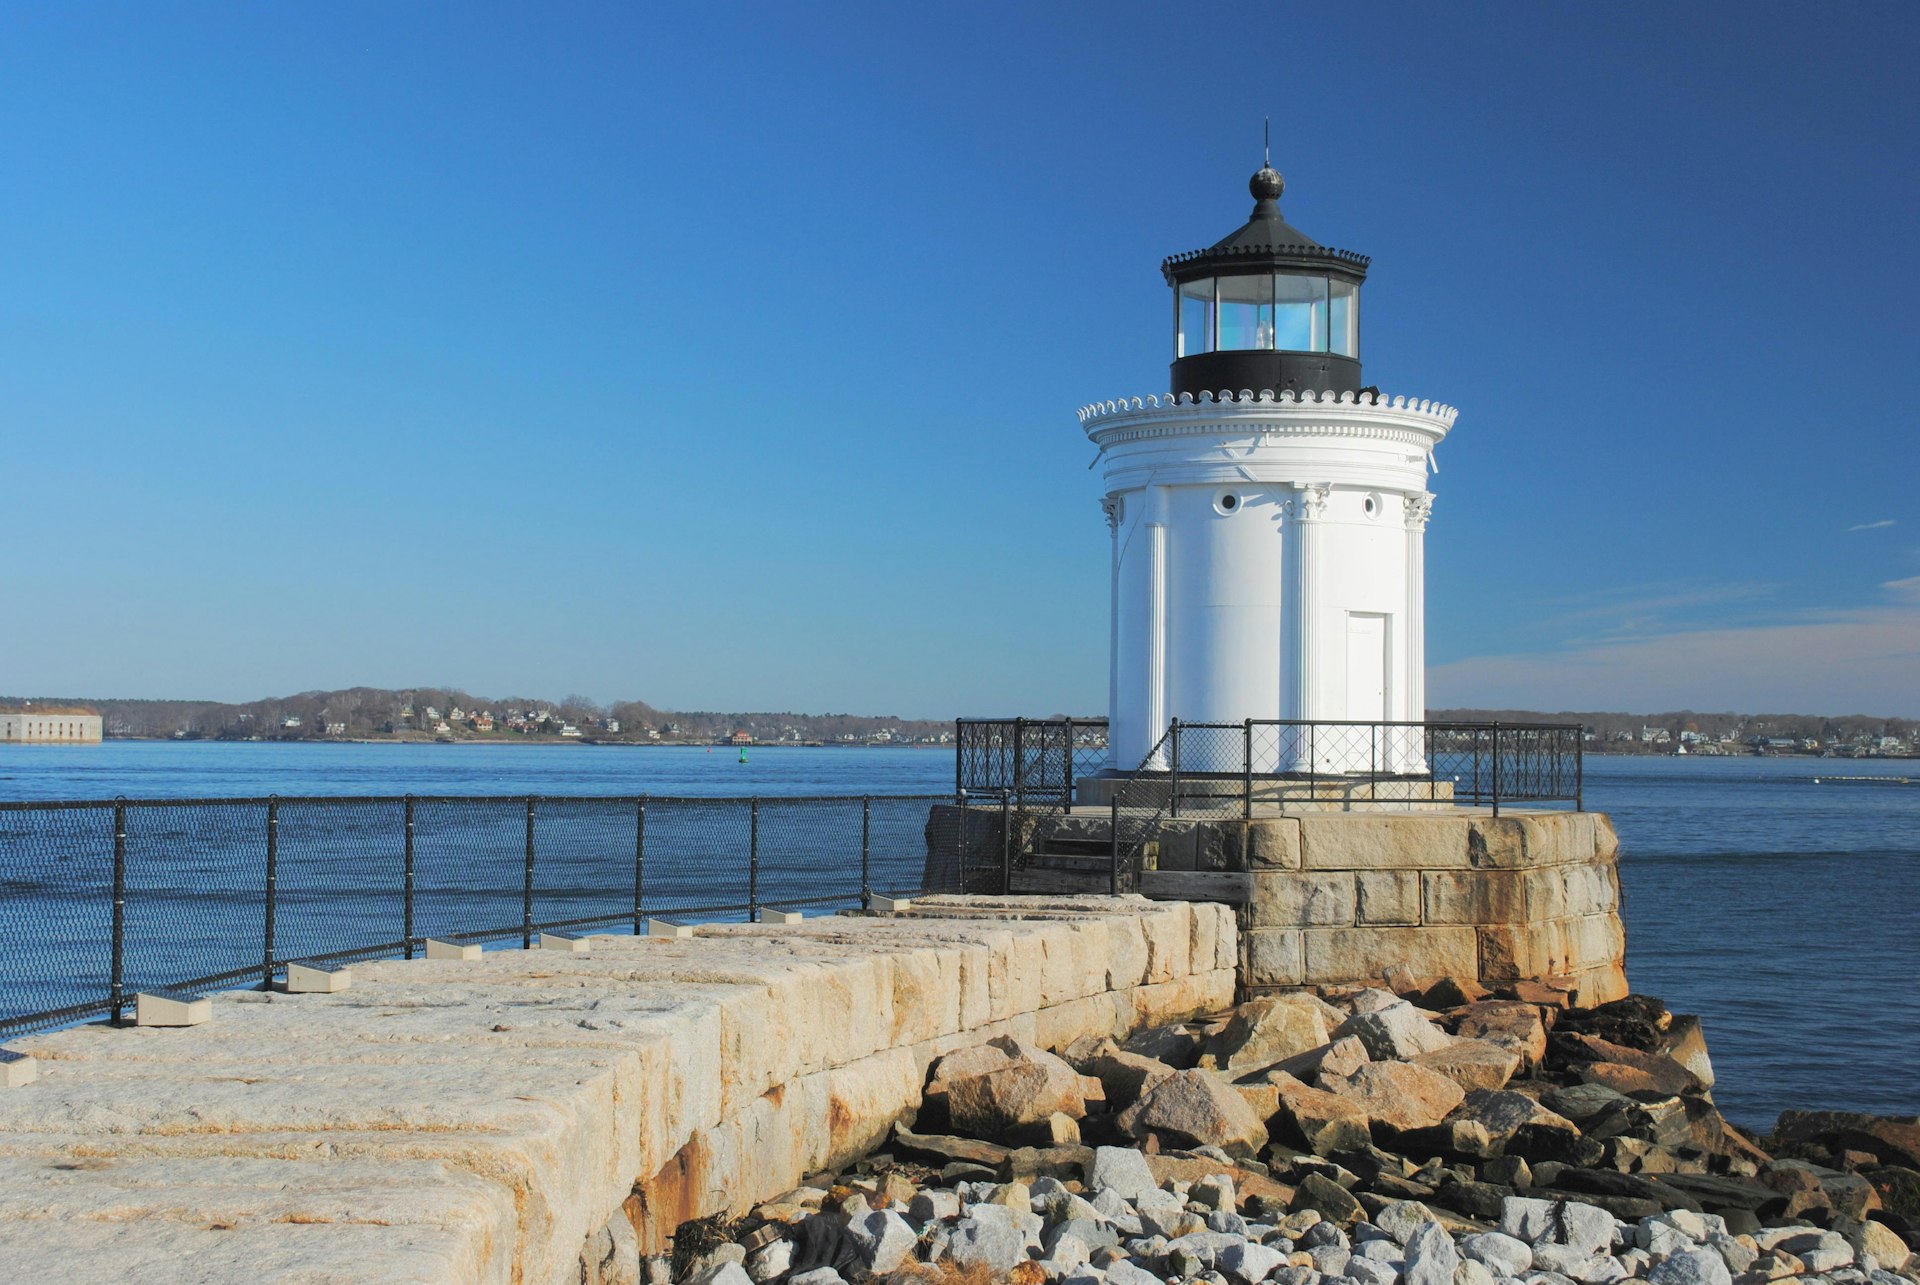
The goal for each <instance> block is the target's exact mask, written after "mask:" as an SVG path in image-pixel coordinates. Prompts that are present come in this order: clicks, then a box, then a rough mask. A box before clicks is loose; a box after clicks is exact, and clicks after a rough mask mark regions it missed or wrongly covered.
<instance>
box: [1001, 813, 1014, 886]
mask: <svg viewBox="0 0 1920 1285" xmlns="http://www.w3.org/2000/svg"><path fill="white" fill-rule="evenodd" d="M1012 803H1013V795H1011V794H1009V793H1008V792H1007V791H1005V790H1002V791H1000V895H1001V896H1002V897H1004V896H1006V895H1007V894H1008V893H1011V892H1012V891H1013V810H1012Z"/></svg>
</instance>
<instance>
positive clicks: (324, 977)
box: [287, 964, 353, 995]
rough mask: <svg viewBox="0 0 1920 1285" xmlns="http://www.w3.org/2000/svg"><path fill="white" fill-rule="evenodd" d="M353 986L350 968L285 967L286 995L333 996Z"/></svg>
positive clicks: (302, 965) (291, 965)
mask: <svg viewBox="0 0 1920 1285" xmlns="http://www.w3.org/2000/svg"><path fill="white" fill-rule="evenodd" d="M351 985H353V970H352V969H351V968H316V967H314V966H313V965H312V964H288V965H287V994H289V995H333V994H337V993H338V992H340V991H343V990H345V989H347V987H349V986H351Z"/></svg>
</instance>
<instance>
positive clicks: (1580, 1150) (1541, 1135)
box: [1507, 1120, 1607, 1169]
mask: <svg viewBox="0 0 1920 1285" xmlns="http://www.w3.org/2000/svg"><path fill="white" fill-rule="evenodd" d="M1566 1124H1567V1122H1566V1121H1565V1120H1558V1121H1557V1122H1556V1121H1554V1120H1530V1121H1528V1122H1527V1123H1526V1124H1523V1125H1521V1126H1520V1127H1519V1128H1518V1129H1515V1130H1514V1131H1513V1136H1512V1137H1510V1138H1508V1139H1507V1153H1508V1154H1509V1155H1516V1156H1520V1157H1522V1158H1523V1159H1525V1160H1526V1161H1528V1162H1529V1163H1531V1164H1534V1165H1538V1164H1540V1163H1541V1162H1542V1161H1554V1162H1556V1163H1559V1164H1563V1165H1569V1166H1575V1167H1578V1168H1581V1169H1586V1168H1589V1167H1591V1166H1593V1165H1597V1164H1599V1163H1600V1162H1601V1161H1602V1160H1605V1159H1606V1158H1607V1149H1606V1148H1605V1147H1604V1146H1602V1145H1601V1144H1600V1143H1598V1142H1595V1141H1594V1140H1593V1139H1592V1138H1583V1137H1581V1136H1580V1134H1579V1133H1577V1132H1576V1131H1574V1130H1573V1129H1571V1128H1568V1127H1565V1126H1566Z"/></svg>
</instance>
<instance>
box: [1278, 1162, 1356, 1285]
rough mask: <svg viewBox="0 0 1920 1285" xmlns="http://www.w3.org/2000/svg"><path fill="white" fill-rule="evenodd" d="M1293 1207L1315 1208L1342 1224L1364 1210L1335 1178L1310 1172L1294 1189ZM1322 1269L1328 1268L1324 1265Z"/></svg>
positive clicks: (1350, 1220) (1332, 1221)
mask: <svg viewBox="0 0 1920 1285" xmlns="http://www.w3.org/2000/svg"><path fill="white" fill-rule="evenodd" d="M1291 1208H1292V1209H1294V1210H1301V1209H1311V1210H1314V1211H1316V1212H1317V1213H1319V1214H1320V1216H1321V1217H1322V1218H1325V1219H1326V1220H1327V1221H1328V1222H1331V1223H1337V1224H1340V1225H1342V1226H1344V1225H1346V1224H1348V1223H1351V1222H1353V1221H1355V1220H1356V1219H1358V1218H1359V1217H1360V1215H1361V1212H1362V1211H1361V1208H1360V1202H1359V1201H1357V1200H1355V1199H1354V1198H1353V1195H1352V1193H1351V1192H1349V1191H1348V1190H1347V1189H1346V1188H1345V1187H1342V1186H1341V1185H1340V1184H1339V1183H1337V1182H1335V1181H1333V1179H1331V1178H1327V1177H1324V1176H1322V1175H1320V1174H1317V1173H1312V1174H1308V1175H1307V1176H1306V1178H1305V1180H1304V1181H1302V1182H1301V1183H1300V1185H1299V1186H1298V1187H1296V1188H1295V1189H1294V1193H1293V1203H1292V1206H1291ZM1316 1261H1317V1260H1316ZM1320 1270H1322V1271H1326V1270H1327V1269H1326V1268H1324V1267H1323V1268H1321V1269H1320Z"/></svg>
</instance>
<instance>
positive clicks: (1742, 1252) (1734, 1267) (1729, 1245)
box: [1707, 1232, 1760, 1276]
mask: <svg viewBox="0 0 1920 1285" xmlns="http://www.w3.org/2000/svg"><path fill="white" fill-rule="evenodd" d="M1707 1245H1708V1247H1709V1248H1711V1249H1712V1250H1713V1252H1714V1253H1716V1254H1718V1255H1720V1261H1721V1262H1723V1263H1725V1264H1726V1265H1727V1270H1728V1271H1729V1272H1732V1273H1733V1274H1734V1275H1735V1276H1744V1275H1746V1273H1747V1269H1748V1268H1750V1267H1752V1266H1753V1264H1754V1261H1755V1260H1756V1259H1758V1258H1759V1257H1760V1251H1759V1250H1757V1249H1754V1248H1753V1247H1752V1246H1751V1245H1749V1244H1746V1243H1745V1242H1742V1241H1739V1240H1736V1239H1734V1238H1733V1237H1732V1236H1728V1235H1726V1234H1724V1233H1722V1232H1713V1233H1711V1234H1709V1235H1708V1236H1707Z"/></svg>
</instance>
